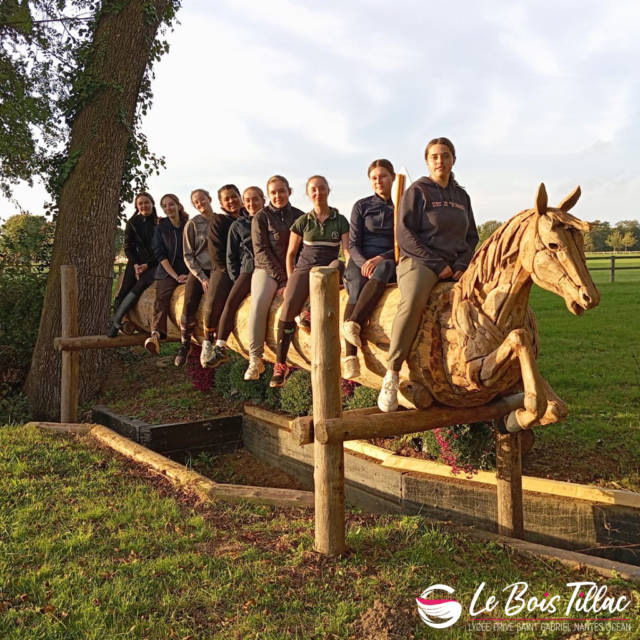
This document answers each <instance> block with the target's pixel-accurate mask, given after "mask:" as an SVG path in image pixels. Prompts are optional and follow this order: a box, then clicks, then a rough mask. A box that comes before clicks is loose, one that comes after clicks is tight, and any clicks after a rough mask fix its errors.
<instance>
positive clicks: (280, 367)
mask: <svg viewBox="0 0 640 640" xmlns="http://www.w3.org/2000/svg"><path fill="white" fill-rule="evenodd" d="M288 374H289V367H288V366H287V365H286V364H284V363H283V362H276V364H275V365H274V366H273V375H272V376H271V380H270V381H269V386H270V387H281V386H282V385H283V384H284V383H285V380H286V379H287V375H288Z"/></svg>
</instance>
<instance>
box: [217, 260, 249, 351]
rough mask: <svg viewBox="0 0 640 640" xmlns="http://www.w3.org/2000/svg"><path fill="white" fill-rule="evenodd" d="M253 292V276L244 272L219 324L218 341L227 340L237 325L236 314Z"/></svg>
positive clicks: (236, 284) (237, 280) (237, 279)
mask: <svg viewBox="0 0 640 640" xmlns="http://www.w3.org/2000/svg"><path fill="white" fill-rule="evenodd" d="M250 292H251V274H250V273H245V272H244V271H243V272H242V273H240V275H239V276H238V277H237V278H236V280H235V282H234V283H233V287H231V291H230V292H229V296H228V297H227V302H226V303H225V305H224V309H223V311H222V315H221V316H220V323H219V324H218V340H226V339H227V338H228V337H229V335H230V334H231V332H232V331H233V327H234V325H235V323H236V313H237V312H238V309H239V308H240V305H241V304H242V302H243V301H244V299H245V298H246V297H247V296H248V295H249V293H250Z"/></svg>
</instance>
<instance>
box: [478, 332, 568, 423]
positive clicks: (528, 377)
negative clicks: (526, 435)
mask: <svg viewBox="0 0 640 640" xmlns="http://www.w3.org/2000/svg"><path fill="white" fill-rule="evenodd" d="M516 358H517V359H518V360H519V362H520V371H521V374H522V386H523V388H524V409H518V410H516V411H514V412H513V413H511V414H510V415H509V416H508V417H507V419H506V423H507V427H508V428H509V427H515V426H516V424H517V425H518V426H519V427H521V428H522V429H529V428H530V427H532V426H533V425H534V424H537V423H539V421H540V419H541V418H542V417H543V416H544V415H545V411H546V410H547V394H546V390H547V388H549V389H550V387H549V386H548V385H547V384H546V382H545V380H544V379H543V377H542V376H541V375H540V370H539V369H538V363H537V362H536V359H535V355H534V352H533V345H532V343H531V337H530V336H529V333H528V332H527V331H525V330H524V329H514V330H513V331H511V333H509V335H508V336H507V337H506V338H505V340H504V342H503V343H502V344H501V345H500V346H499V347H498V348H497V349H495V351H493V352H492V353H490V354H489V355H488V356H487V357H486V358H484V360H483V363H482V369H481V372H480V379H481V380H482V382H483V384H485V385H486V386H491V384H492V382H493V380H494V379H497V378H498V377H499V376H500V375H501V373H502V370H503V368H504V365H505V364H506V363H508V362H511V361H513V360H515V359H516ZM554 396H555V394H554ZM555 398H557V399H558V400H560V399H559V398H558V397H557V396H555ZM560 402H562V401H560ZM510 430H512V429H510Z"/></svg>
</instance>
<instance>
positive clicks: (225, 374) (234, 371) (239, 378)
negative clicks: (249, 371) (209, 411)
mask: <svg viewBox="0 0 640 640" xmlns="http://www.w3.org/2000/svg"><path fill="white" fill-rule="evenodd" d="M246 368H247V361H246V360H245V359H244V358H243V357H242V356H239V355H237V354H235V353H230V354H229V360H228V361H227V362H225V363H224V364H223V365H221V366H220V367H218V368H217V369H215V381H214V385H215V388H216V391H218V392H219V393H220V394H222V396H223V397H224V398H226V399H228V400H235V401H240V402H251V403H253V404H260V405H263V406H265V407H269V408H275V407H277V406H278V401H279V390H278V389H272V388H271V387H270V386H269V380H270V379H271V375H272V373H273V367H272V366H271V365H267V366H266V369H265V372H264V373H263V374H262V375H261V376H260V378H259V379H258V380H245V379H244V372H245V370H246Z"/></svg>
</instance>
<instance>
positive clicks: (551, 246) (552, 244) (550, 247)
mask: <svg viewBox="0 0 640 640" xmlns="http://www.w3.org/2000/svg"><path fill="white" fill-rule="evenodd" d="M548 246H549V249H551V251H557V250H558V249H559V248H560V247H559V245H558V244H557V243H555V242H550V243H549V245H548Z"/></svg>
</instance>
